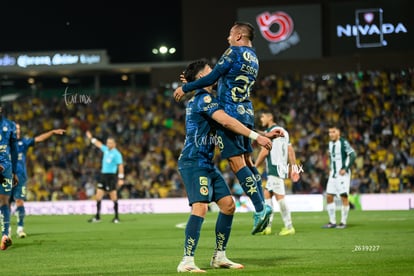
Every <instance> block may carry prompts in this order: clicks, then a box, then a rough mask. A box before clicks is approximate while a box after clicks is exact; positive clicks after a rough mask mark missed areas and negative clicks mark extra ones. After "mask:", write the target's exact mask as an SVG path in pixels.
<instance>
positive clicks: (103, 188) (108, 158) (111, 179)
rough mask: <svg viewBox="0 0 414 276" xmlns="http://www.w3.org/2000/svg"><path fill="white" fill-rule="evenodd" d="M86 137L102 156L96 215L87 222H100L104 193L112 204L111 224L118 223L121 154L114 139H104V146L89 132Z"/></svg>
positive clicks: (122, 169)
mask: <svg viewBox="0 0 414 276" xmlns="http://www.w3.org/2000/svg"><path fill="white" fill-rule="evenodd" d="M86 136H87V137H88V138H89V139H90V140H91V143H92V144H94V145H95V146H96V147H97V148H99V149H100V150H101V151H102V153H103V155H102V168H101V175H100V179H99V182H98V185H97V189H96V195H95V199H96V215H95V216H94V217H93V218H91V219H90V220H89V222H100V221H101V204H102V199H103V197H104V195H105V193H108V194H109V198H110V199H111V200H112V201H113V203H114V214H115V216H114V218H113V219H112V222H113V223H119V213H118V192H117V186H122V185H123V184H124V178H125V175H124V164H123V158H122V154H121V152H120V151H119V150H118V149H117V148H116V142H115V139H114V138H112V137H109V138H107V139H106V145H104V144H103V143H102V142H101V141H99V140H98V139H96V138H94V137H93V136H92V134H91V132H90V131H87V132H86Z"/></svg>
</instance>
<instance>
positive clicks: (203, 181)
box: [199, 176, 208, 186]
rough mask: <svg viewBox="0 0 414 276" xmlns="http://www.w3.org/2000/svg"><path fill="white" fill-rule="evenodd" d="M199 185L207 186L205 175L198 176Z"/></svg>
mask: <svg viewBox="0 0 414 276" xmlns="http://www.w3.org/2000/svg"><path fill="white" fill-rule="evenodd" d="M199 181H200V186H207V185H208V179H207V177H206V176H200V178H199Z"/></svg>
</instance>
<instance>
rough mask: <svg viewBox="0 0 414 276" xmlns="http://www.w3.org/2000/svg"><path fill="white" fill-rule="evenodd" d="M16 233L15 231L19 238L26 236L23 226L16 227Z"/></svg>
mask: <svg viewBox="0 0 414 276" xmlns="http://www.w3.org/2000/svg"><path fill="white" fill-rule="evenodd" d="M16 233H17V236H18V237H19V238H22V239H23V238H26V237H27V235H26V233H25V232H24V231H23V228H22V229H17V231H16Z"/></svg>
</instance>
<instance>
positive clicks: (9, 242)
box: [0, 235, 12, 250]
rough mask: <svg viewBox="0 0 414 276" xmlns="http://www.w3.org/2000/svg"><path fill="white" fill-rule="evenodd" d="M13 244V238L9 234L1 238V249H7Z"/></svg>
mask: <svg viewBox="0 0 414 276" xmlns="http://www.w3.org/2000/svg"><path fill="white" fill-rule="evenodd" d="M11 245H12V240H11V238H10V237H9V236H6V235H4V236H3V237H2V238H1V245H0V249H1V250H6V249H7V248H8V247H9V246H11Z"/></svg>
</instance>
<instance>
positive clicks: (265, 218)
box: [252, 205, 273, 235]
mask: <svg viewBox="0 0 414 276" xmlns="http://www.w3.org/2000/svg"><path fill="white" fill-rule="evenodd" d="M272 212H273V209H272V207H270V206H269V205H265V207H264V208H263V210H262V211H261V212H256V213H255V214H254V223H253V230H252V235H255V234H257V233H260V232H263V230H264V229H265V228H266V227H267V225H268V224H269V219H270V215H271V214H272Z"/></svg>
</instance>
